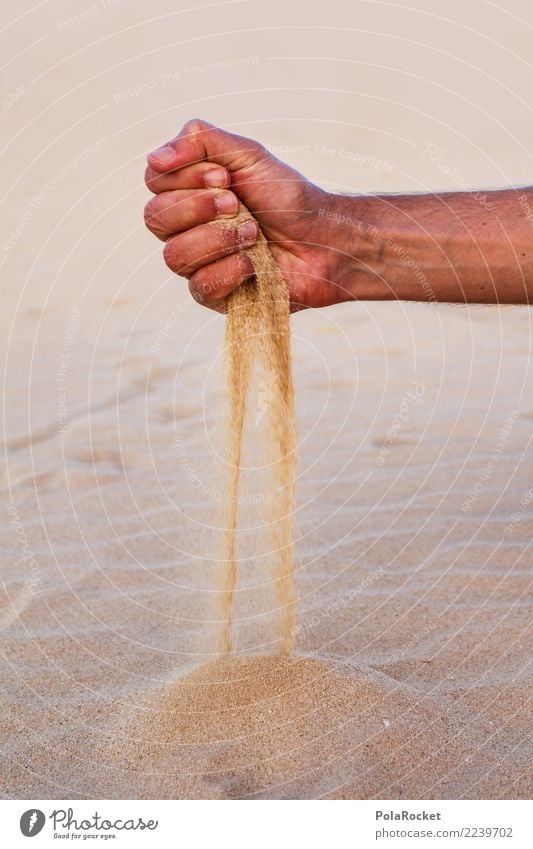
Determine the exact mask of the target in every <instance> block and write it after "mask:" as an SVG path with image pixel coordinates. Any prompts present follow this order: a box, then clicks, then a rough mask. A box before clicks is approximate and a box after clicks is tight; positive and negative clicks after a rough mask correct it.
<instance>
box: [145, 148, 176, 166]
mask: <svg viewBox="0 0 533 849" xmlns="http://www.w3.org/2000/svg"><path fill="white" fill-rule="evenodd" d="M174 157H175V152H174V148H173V147H170V145H169V144H165V145H163V147H158V148H157V150H154V151H152V153H150V154H149V158H150V159H152V160H153V161H154V162H157V164H158V165H161V166H162V167H163V168H166V167H167V165H171V164H172V163H173V162H174Z"/></svg>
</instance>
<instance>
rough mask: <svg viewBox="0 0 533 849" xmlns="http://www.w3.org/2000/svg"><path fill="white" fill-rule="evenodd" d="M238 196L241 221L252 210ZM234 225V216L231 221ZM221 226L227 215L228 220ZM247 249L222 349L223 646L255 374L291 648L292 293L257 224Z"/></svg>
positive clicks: (259, 445) (265, 488) (269, 510)
mask: <svg viewBox="0 0 533 849" xmlns="http://www.w3.org/2000/svg"><path fill="white" fill-rule="evenodd" d="M250 217H251V216H250V213H249V212H248V211H247V210H246V208H245V207H244V206H243V205H242V204H241V206H240V212H239V218H238V223H240V222H242V221H244V220H246V219H247V218H250ZM229 223H230V224H231V226H232V227H235V224H236V222H235V219H231V221H230V222H229ZM222 226H224V223H223V225H222ZM246 253H247V254H248V256H249V257H250V259H251V261H252V265H253V267H254V271H255V278H254V280H253V281H252V282H250V283H248V284H246V285H242V286H240V287H239V288H237V289H236V290H235V291H234V292H233V293H232V294H231V295H230V297H229V298H228V303H227V320H226V334H225V356H226V371H227V389H228V400H229V409H228V414H227V416H226V427H225V440H226V445H227V446H228V455H227V464H228V468H229V481H228V487H227V490H226V503H225V512H224V527H225V528H226V529H227V530H226V534H225V540H224V551H223V557H224V562H223V568H222V574H221V590H222V592H221V596H220V599H221V619H222V630H221V635H220V645H221V650H222V651H224V652H229V651H231V624H232V619H233V600H234V593H235V587H236V583H237V524H238V519H239V511H238V504H239V501H238V498H239V484H240V478H241V464H242V457H243V440H244V438H245V434H246V425H247V420H249V418H250V416H249V404H248V400H249V390H250V383H251V381H252V379H255V382H257V383H259V384H260V385H261V386H262V387H263V392H262V399H261V406H260V408H259V409H258V411H257V412H258V415H257V416H256V425H257V424H258V423H259V422H260V421H261V422H262V429H261V432H260V434H258V433H257V431H256V433H255V444H254V450H255V451H256V457H257V458H258V460H259V463H260V464H262V467H261V465H260V466H259V470H260V475H261V490H262V491H261V499H260V502H259V503H260V505H262V509H261V513H262V521H263V523H264V525H265V526H267V527H268V549H269V551H268V553H269V556H270V559H271V562H272V573H273V578H274V588H275V593H276V598H277V604H278V607H279V611H280V624H279V636H278V647H279V650H280V651H281V652H289V651H290V649H291V646H292V642H293V618H294V615H293V608H294V587H293V530H292V514H293V511H294V467H295V460H296V455H295V425H294V400H293V386H292V375H291V353H290V324H289V297H288V292H287V287H286V285H285V282H284V280H283V277H282V275H281V272H280V271H279V269H278V268H277V266H276V264H275V262H274V260H273V258H272V255H271V253H270V250H269V248H268V243H267V241H266V239H265V237H264V236H263V234H262V233H261V231H259V238H258V241H257V242H256V244H255V245H254V246H253V247H251V248H249V249H248V250H247V251H246Z"/></svg>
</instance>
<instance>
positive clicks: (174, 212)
mask: <svg viewBox="0 0 533 849" xmlns="http://www.w3.org/2000/svg"><path fill="white" fill-rule="evenodd" d="M145 181H146V185H147V187H148V188H149V189H150V191H152V192H154V193H155V197H153V198H152V199H151V200H150V201H149V202H148V203H147V204H146V207H145V221H146V226H147V227H148V229H149V230H150V231H151V232H152V233H154V234H155V235H156V236H157V237H158V238H160V239H162V240H163V241H164V242H165V246H164V248H163V256H164V259H165V262H166V263H167V265H168V267H169V268H170V269H172V271H175V272H176V273H177V274H180V275H181V276H182V277H186V278H187V279H188V280H189V289H190V291H191V293H192V295H193V297H194V298H195V299H196V300H197V301H199V302H200V303H202V304H204V305H205V306H209V307H211V308H213V309H217V310H219V311H224V308H225V307H224V299H225V298H226V297H227V296H228V295H229V294H230V292H232V291H233V290H234V289H235V288H236V287H237V286H239V285H241V283H243V282H244V281H246V280H247V279H249V278H250V277H253V268H252V264H251V262H250V259H249V258H248V257H247V256H246V254H244V253H243V249H244V248H246V246H250V245H251V244H253V243H254V241H255V240H256V238H257V227H256V226H255V225H254V222H247V223H246V224H242V223H241V225H240V226H236V227H224V228H223V227H215V226H213V225H212V223H211V222H213V221H215V220H217V219H220V218H226V219H228V218H231V217H233V216H235V215H236V213H237V208H238V199H241V200H242V202H243V203H244V204H245V206H246V207H247V208H248V209H249V210H250V212H251V213H252V215H253V216H254V218H255V219H256V221H257V222H258V224H259V226H260V227H261V230H262V232H263V233H264V235H265V237H266V239H267V240H268V242H269V247H270V250H271V252H272V255H273V257H274V260H275V262H276V263H277V265H278V266H279V268H280V270H281V272H282V274H283V277H284V279H285V281H286V283H287V287H288V289H289V295H290V300H291V308H292V310H293V311H295V310H298V309H303V308H305V307H322V306H328V305H330V304H333V303H337V302H339V301H343V300H348V299H349V298H350V295H349V293H348V292H347V291H344V290H342V288H341V287H339V286H338V285H337V284H336V283H335V282H334V277H335V270H336V266H337V263H338V262H339V254H338V252H337V251H335V249H334V248H332V246H331V243H330V241H329V239H328V232H327V231H328V225H327V224H326V223H325V211H329V210H331V209H332V208H333V205H334V196H332V195H329V194H328V193H327V192H325V191H323V190H322V189H320V188H319V187H318V186H315V185H313V184H312V183H310V182H309V181H308V180H306V179H305V178H304V177H303V176H302V175H301V174H299V173H298V172H297V171H295V170H294V169H293V168H290V167H289V166H288V165H285V164H284V163H282V162H280V161H279V160H278V159H276V157H275V156H273V155H272V154H270V153H269V152H268V151H267V150H265V148H264V147H263V146H262V145H260V144H258V143H257V142H255V141H252V140H251V139H247V138H243V137H242V136H237V135H234V134H233V133H227V132H225V131H224V130H221V129H218V128H217V127H214V126H213V125H211V124H208V123H206V122H205V121H200V120H193V121H189V122H188V123H187V124H185V126H184V127H183V129H182V131H181V132H180V134H179V135H178V136H177V137H176V138H175V139H173V140H172V141H171V142H168V143H167V144H166V145H164V146H163V147H161V148H158V149H157V150H155V151H153V153H150V154H149V156H148V167H147V169H146V174H145ZM329 235H330V234H329Z"/></svg>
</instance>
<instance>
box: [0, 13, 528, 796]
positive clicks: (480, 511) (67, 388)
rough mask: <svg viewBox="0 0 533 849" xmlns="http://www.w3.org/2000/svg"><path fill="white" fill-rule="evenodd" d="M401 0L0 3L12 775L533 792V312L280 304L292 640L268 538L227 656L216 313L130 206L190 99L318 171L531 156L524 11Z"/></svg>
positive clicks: (136, 203) (323, 179)
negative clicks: (1, 9)
mask: <svg viewBox="0 0 533 849" xmlns="http://www.w3.org/2000/svg"><path fill="white" fill-rule="evenodd" d="M409 5H410V6H411V7H412V8H411V10H408V9H406V8H403V7H402V5H401V4H400V5H399V6H398V7H391V6H389V5H388V4H382V3H372V4H370V3H364V2H359V3H357V2H356V3H350V4H349V6H347V7H346V8H344V7H343V6H342V5H341V4H340V3H336V4H335V3H333V4H327V8H325V7H324V8H321V9H316V10H313V9H309V8H308V5H307V4H306V6H305V19H304V17H303V15H302V9H301V8H298V4H297V6H296V7H294V6H291V7H290V8H286V7H287V4H282V3H272V4H270V3H269V4H268V20H267V19H266V12H265V9H264V7H263V6H262V5H260V4H258V3H255V2H244V3H219V4H218V5H215V6H213V7H212V8H211V7H210V9H209V11H205V10H203V11H202V10H201V9H199V10H193V11H183V10H184V9H185V8H186V5H185V4H178V6H177V5H176V3H175V2H172V3H170V2H166V0H165V1H164V2H158V3H156V4H155V8H154V7H153V6H151V7H150V12H148V10H147V7H146V4H144V3H141V2H128V3H127V4H126V3H109V4H107V5H106V4H100V5H95V6H92V7H89V5H87V6H86V7H83V6H80V7H79V8H78V9H74V8H73V4H72V3H66V2H64V3H60V2H50V3H46V4H40V5H36V6H35V8H32V7H31V6H30V4H26V3H24V4H20V3H15V2H14V0H10V2H7V3H6V4H5V6H6V14H5V15H4V21H3V26H4V29H3V30H2V31H1V32H0V41H1V42H2V44H3V45H4V54H3V55H5V56H7V57H8V58H9V65H8V67H7V68H6V70H4V71H3V76H2V91H3V95H2V100H3V106H2V110H3V112H2V115H3V117H2V122H3V126H4V127H5V128H6V131H7V132H5V133H3V135H2V145H3V146H5V148H6V149H5V151H4V152H3V154H2V160H1V161H2V168H3V179H2V186H3V200H2V205H1V214H2V238H1V240H0V241H1V246H0V247H1V251H0V261H1V263H2V276H1V280H2V293H3V294H2V301H3V309H2V311H1V314H0V323H1V334H0V335H1V339H2V345H3V362H4V366H5V368H4V397H5V404H4V430H5V452H4V453H3V464H2V470H1V474H2V478H1V487H2V492H1V498H2V512H3V517H4V519H3V522H2V524H1V530H0V535H1V545H2V595H1V599H0V602H1V605H0V628H1V634H2V641H1V647H2V662H1V663H2V672H1V674H2V689H1V696H0V699H1V710H0V728H1V731H2V762H1V784H0V792H1V793H2V795H3V796H4V797H15V798H17V797H19V798H20V797H23V798H88V797H89V798H90V797H100V798H150V797H155V798H158V797H163V798H164V797H176V798H180V797H201V798H204V797H207V798H228V797H229V798H236V797H247V798H248V797H255V798H295V797H296V798H318V797H320V798H322V797H330V798H338V797H352V798H353V797H355V798H375V797H378V798H389V799H390V798H462V797H466V798H508V797H526V796H528V795H529V794H530V793H531V789H532V788H531V749H530V743H529V740H528V732H529V724H530V723H529V722H528V718H529V716H530V697H531V676H530V674H528V663H529V662H530V657H531V621H532V616H531V603H532V598H531V592H530V581H531V562H532V545H531V542H532V538H533V489H532V487H533V477H532V466H531V456H530V455H531V447H530V445H531V434H532V427H533V396H532V393H531V387H532V379H533V368H532V364H531V330H532V320H531V310H530V309H527V308H523V309H520V308H514V307H513V308H504V309H498V308H495V309H493V308H482V307H477V308H475V309H474V308H472V309H470V308H465V307H451V306H436V305H428V306H423V305H407V304H364V303H361V304H350V305H342V306H340V307H338V308H332V309H329V310H325V311H322V312H313V313H311V312H309V313H306V314H300V315H298V316H296V317H295V318H294V320H293V330H294V375H295V384H296V394H297V414H298V430H299V441H300V445H299V467H298V482H297V512H296V515H295V523H296V535H297V549H296V559H297V574H296V588H297V596H298V602H297V622H298V630H297V636H296V650H295V654H294V656H293V657H290V658H279V657H276V656H275V654H274V652H275V650H276V642H275V634H276V621H277V612H276V610H275V602H274V600H273V598H272V594H271V584H270V569H269V564H268V563H267V562H266V560H265V559H264V558H257V557H254V556H253V551H254V549H253V538H254V535H253V532H250V531H248V532H246V533H245V534H244V535H243V537H244V538H243V555H244V556H246V557H248V560H247V561H246V562H245V564H244V565H243V568H242V572H241V576H240V584H239V592H238V597H237V615H238V623H237V628H236V634H235V636H236V642H237V645H238V652H237V653H236V654H235V656H233V657H231V658H229V659H224V660H220V659H217V658H216V657H215V654H214V646H215V637H216V632H217V623H216V622H215V621H214V618H215V612H214V611H215V607H216V606H215V597H216V588H217V585H216V580H215V572H216V560H217V556H219V551H220V532H219V530H218V527H217V521H218V519H217V517H218V515H219V511H220V504H221V501H222V499H223V496H224V488H223V485H222V484H221V482H220V479H219V478H218V477H217V474H216V473H215V469H216V465H217V463H216V454H217V452H218V451H219V450H220V446H219V445H218V442H217V419H216V415H215V412H214V411H215V408H216V400H217V391H218V376H219V365H220V363H219V356H220V350H221V338H222V328H223V319H222V318H221V317H220V316H218V315H214V314H211V313H209V312H206V311H204V310H202V309H201V308H200V307H198V306H197V305H196V304H193V303H191V301H190V300H189V298H188V295H187V288H186V285H185V283H184V282H183V281H181V280H179V279H176V278H174V277H173V276H172V275H171V274H170V273H169V272H168V271H167V269H166V268H165V266H164V264H163V262H162V259H161V256H160V247H159V245H158V243H156V242H155V240H153V238H152V237H150V236H149V234H148V233H146V232H145V230H144V228H143V224H142V206H143V204H144V201H145V197H146V195H145V191H144V189H143V187H142V172H143V156H144V152H145V151H146V150H147V149H149V148H150V147H153V146H154V145H156V144H157V143H158V142H160V141H161V140H163V139H165V138H167V137H168V136H169V135H172V134H173V133H174V131H176V130H177V129H178V128H179V127H180V125H181V124H182V122H183V121H184V120H185V119H186V118H188V117H191V116H192V115H193V114H199V115H201V116H203V117H205V118H207V119H209V120H212V121H214V122H219V123H223V124H224V125H225V126H227V127H230V128H231V127H232V128H234V129H235V130H237V131H239V132H242V133H245V134H249V135H253V136H256V137H258V138H260V139H261V140H262V141H263V142H264V143H266V144H268V145H270V146H272V147H273V148H274V149H275V150H276V151H277V152H278V153H279V155H280V156H282V157H283V158H285V159H288V160H289V161H290V162H291V163H293V164H295V165H296V166H297V167H299V168H300V169H301V170H302V171H304V172H305V173H306V174H308V175H309V176H310V177H312V178H313V179H315V180H317V181H319V182H320V183H321V184H322V185H324V186H325V187H327V188H329V189H332V190H338V191H351V192H356V191H372V190H381V191H397V190H411V191H415V190H423V189H439V188H453V187H458V188H464V187H465V186H466V185H472V186H483V185H485V186H499V185H508V184H509V183H511V184H518V185H520V184H521V183H527V182H531V173H532V168H533V161H532V160H533V156H532V152H531V151H532V147H531V139H532V138H533V114H532V111H531V105H530V103H531V90H532V83H533V79H532V77H533V72H532V69H531V67H530V65H529V64H528V62H529V58H530V56H531V45H532V41H533V35H532V33H533V13H532V11H531V8H528V6H527V4H526V3H520V2H512V3H509V4H506V6H507V9H508V11H509V12H511V11H512V13H513V14H509V13H504V12H499V11H498V10H497V9H496V8H495V7H494V6H493V5H487V4H485V3H481V2H472V3H469V4H468V7H467V8H465V5H466V4H464V3H463V4H459V3H457V4H454V3H449V2H447V3H444V2H443V3H441V2H434V3H432V4H429V7H428V4H427V3H424V4H423V5H422V4H420V11H418V12H417V11H416V8H415V7H416V2H412V3H410V4H409ZM23 12H25V13H26V14H24V13H23ZM82 13H83V14H82ZM149 14H151V15H152V17H151V18H149V17H148V15H149ZM74 15H77V17H76V18H75V19H73V16H74ZM19 16H21V17H19ZM80 16H81V17H80ZM16 18H18V20H15V19H16ZM454 21H455V22H454ZM10 22H13V23H11V24H10ZM313 57H315V58H313ZM317 57H321V58H317ZM217 63H218V64H217ZM428 145H433V147H428ZM480 202H481V201H480ZM251 456H253V449H252V454H251ZM252 495H253V493H252ZM244 507H245V509H243V522H244V524H246V523H247V522H249V521H253V520H254V517H253V511H251V510H250V504H247V505H244ZM528 700H529V701H528ZM528 708H529V713H528Z"/></svg>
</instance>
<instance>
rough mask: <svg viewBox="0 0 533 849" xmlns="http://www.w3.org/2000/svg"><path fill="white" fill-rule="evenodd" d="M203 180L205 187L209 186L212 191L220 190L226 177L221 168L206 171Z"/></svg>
mask: <svg viewBox="0 0 533 849" xmlns="http://www.w3.org/2000/svg"><path fill="white" fill-rule="evenodd" d="M204 179H205V184H206V186H210V187H211V188H212V189H222V188H223V187H224V186H225V185H226V183H227V175H226V172H225V171H223V170H222V168H216V169H215V170H214V171H208V172H207V174H206V175H205V178H204Z"/></svg>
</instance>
